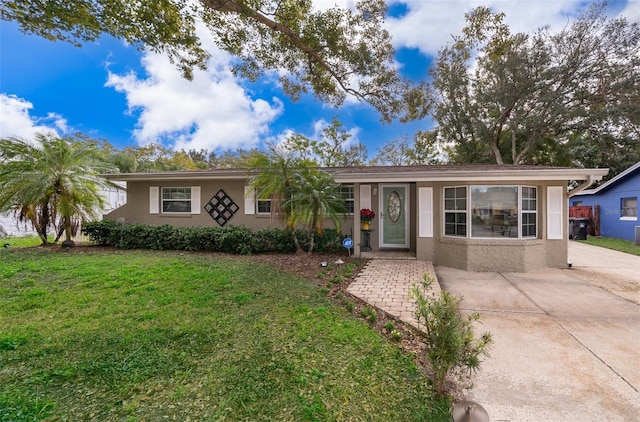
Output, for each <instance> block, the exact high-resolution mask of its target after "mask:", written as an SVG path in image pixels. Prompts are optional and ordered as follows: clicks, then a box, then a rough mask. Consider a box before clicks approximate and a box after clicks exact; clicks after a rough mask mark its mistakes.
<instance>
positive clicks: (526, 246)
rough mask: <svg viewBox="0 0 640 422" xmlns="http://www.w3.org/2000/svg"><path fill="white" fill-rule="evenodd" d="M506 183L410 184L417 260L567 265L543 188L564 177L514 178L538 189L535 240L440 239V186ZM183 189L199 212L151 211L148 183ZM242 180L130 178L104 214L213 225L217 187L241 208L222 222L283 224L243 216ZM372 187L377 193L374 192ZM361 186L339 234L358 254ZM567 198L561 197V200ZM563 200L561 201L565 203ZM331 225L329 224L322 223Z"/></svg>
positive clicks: (495, 266) (376, 206) (375, 198)
mask: <svg viewBox="0 0 640 422" xmlns="http://www.w3.org/2000/svg"><path fill="white" fill-rule="evenodd" d="M506 184H509V183H483V182H481V181H471V180H466V181H460V182H456V183H450V182H447V183H443V182H431V183H428V182H420V183H409V184H408V185H409V198H410V208H409V209H410V210H411V211H410V222H411V223H410V236H409V238H410V250H411V251H415V253H416V257H417V258H418V259H422V260H427V261H432V262H433V263H434V264H435V265H442V266H447V267H453V268H460V269H464V270H471V271H514V272H524V271H531V270H535V269H540V268H547V267H551V268H565V267H566V265H567V235H566V233H567V228H566V227H565V230H564V232H565V237H564V239H562V240H547V239H546V234H547V228H546V218H547V217H546V212H547V198H546V194H547V186H565V182H564V181H559V182H555V183H554V182H540V181H530V182H527V183H522V182H517V183H513V184H516V185H529V186H537V187H538V197H539V200H538V238H537V239H464V238H462V239H461V238H452V237H445V236H444V235H443V232H444V230H443V226H442V224H443V218H444V217H443V202H444V201H443V197H442V196H443V188H444V187H445V186H462V185H506ZM370 185H371V190H372V195H371V209H373V211H375V212H376V214H377V215H378V216H380V200H379V195H380V192H381V184H379V183H371V184H370ZM150 186H160V187H187V186H200V188H201V201H200V202H201V213H200V214H192V215H176V214H168V215H167V214H150V213H149V187H150ZM244 186H245V180H222V181H197V182H196V181H188V182H185V181H181V182H165V183H158V182H154V183H151V182H129V183H128V189H127V204H126V205H124V206H123V207H121V208H118V209H116V210H114V211H113V212H111V213H110V214H108V215H107V216H106V218H108V219H111V220H116V219H118V218H123V219H124V221H125V222H126V223H143V224H152V225H161V224H173V225H180V226H206V227H218V223H217V222H215V221H214V220H213V219H212V218H211V217H210V216H209V214H207V213H206V211H204V209H203V207H204V206H205V204H206V203H207V202H208V200H209V199H210V198H211V197H212V196H213V195H214V194H215V193H216V192H218V190H219V189H224V191H225V192H226V193H227V194H228V195H229V196H230V197H231V199H233V201H234V202H235V203H236V204H237V205H238V206H239V207H240V209H239V211H238V212H237V213H236V214H235V215H234V216H233V218H231V219H230V220H229V222H228V223H227V225H234V226H247V227H250V228H252V229H261V228H266V227H283V225H282V223H280V222H278V221H272V219H271V218H270V216H268V215H257V214H253V215H247V214H245V209H244V207H245V201H244ZM422 186H430V187H433V232H434V236H433V237H432V238H420V237H418V233H417V227H418V224H419V221H418V219H419V216H418V203H417V188H418V187H422ZM374 190H376V194H375V195H374V194H373V191H374ZM359 192H360V184H358V183H356V184H354V194H355V214H354V215H353V216H350V217H348V218H347V219H346V220H345V221H344V222H343V225H342V233H344V234H346V235H350V236H352V237H353V239H354V244H355V245H356V249H355V253H356V254H357V253H359V244H360V242H361V236H360V218H359V211H360V208H361V206H360V197H359ZM565 199H566V198H565ZM565 203H566V201H565ZM564 213H565V215H564V221H565V222H566V221H568V208H567V207H566V206H565V209H564ZM327 225H328V226H330V224H327ZM371 228H372V230H373V232H372V235H371V246H372V248H373V250H379V245H380V242H379V228H380V218H379V217H376V219H374V220H373V224H372V227H371Z"/></svg>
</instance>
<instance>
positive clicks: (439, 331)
mask: <svg viewBox="0 0 640 422" xmlns="http://www.w3.org/2000/svg"><path fill="white" fill-rule="evenodd" d="M434 282H435V280H434V279H433V278H431V277H429V275H428V274H424V276H423V280H422V282H421V283H420V285H416V284H414V285H413V286H412V288H411V292H410V294H411V296H412V297H413V298H414V299H415V300H416V305H417V309H416V318H417V319H418V322H419V323H420V324H421V325H422V327H423V329H422V331H423V335H424V337H425V340H426V344H427V346H426V348H425V353H426V357H427V361H428V362H429V364H430V365H431V370H432V371H433V376H432V377H433V378H432V381H433V386H434V388H435V392H436V394H437V395H438V396H445V395H446V393H447V380H449V379H451V380H453V381H456V382H457V383H459V382H462V381H463V380H464V379H465V378H466V377H468V376H470V375H471V374H472V373H475V372H477V371H478V370H479V368H480V363H481V361H480V357H481V356H489V354H488V347H489V345H490V344H491V343H492V338H491V333H488V332H486V333H484V334H482V335H481V336H480V338H476V337H475V336H474V332H473V323H474V322H475V321H478V320H479V319H480V315H479V314H478V313H476V312H474V313H472V314H470V315H469V316H467V317H464V316H463V315H461V313H460V302H462V297H457V296H454V295H452V294H451V293H449V292H447V291H444V290H442V291H441V293H440V296H438V297H433V296H428V295H426V294H425V292H426V291H428V290H429V288H430V287H431V285H432V284H433V283H434Z"/></svg>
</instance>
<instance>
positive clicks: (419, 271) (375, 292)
mask: <svg viewBox="0 0 640 422" xmlns="http://www.w3.org/2000/svg"><path fill="white" fill-rule="evenodd" d="M424 273H428V274H429V275H430V276H431V277H433V278H434V279H436V283H434V284H433V286H432V287H431V289H430V290H431V291H432V292H433V293H434V294H439V293H440V285H439V284H438V283H437V278H436V273H435V271H434V270H433V265H432V264H431V262H426V261H418V260H415V259H413V260H411V259H373V260H371V261H369V263H368V264H367V265H366V266H365V267H364V269H363V271H362V272H361V273H360V274H358V276H357V277H356V279H355V280H354V281H353V283H351V285H350V286H349V288H348V289H347V292H349V293H351V294H352V295H354V296H356V297H358V298H360V299H362V300H364V301H366V302H367V303H369V304H370V305H371V306H374V307H376V308H378V309H380V310H382V311H384V312H386V313H388V314H390V315H393V316H394V317H396V318H398V319H400V320H401V321H403V322H406V323H408V324H411V325H413V326H414V327H416V328H418V329H419V328H420V327H419V325H418V322H417V320H416V317H415V309H416V305H415V301H414V300H412V299H410V298H409V290H410V288H411V285H412V284H413V283H419V282H421V281H422V276H423V274H424ZM429 293H431V292H429Z"/></svg>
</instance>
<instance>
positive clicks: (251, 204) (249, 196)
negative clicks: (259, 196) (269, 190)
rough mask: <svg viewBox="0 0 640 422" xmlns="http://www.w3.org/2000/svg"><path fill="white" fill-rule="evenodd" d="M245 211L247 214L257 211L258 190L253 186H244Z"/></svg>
mask: <svg viewBox="0 0 640 422" xmlns="http://www.w3.org/2000/svg"><path fill="white" fill-rule="evenodd" d="M244 213H245V214H247V215H249V214H255V213H256V192H255V191H254V190H253V189H252V188H251V186H245V187H244Z"/></svg>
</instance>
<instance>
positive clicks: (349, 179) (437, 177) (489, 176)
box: [334, 169, 609, 183]
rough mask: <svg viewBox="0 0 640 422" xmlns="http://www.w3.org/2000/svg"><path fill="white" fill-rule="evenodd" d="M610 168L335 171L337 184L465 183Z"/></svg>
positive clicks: (565, 176) (579, 176) (584, 174)
mask: <svg viewBox="0 0 640 422" xmlns="http://www.w3.org/2000/svg"><path fill="white" fill-rule="evenodd" d="M608 171H609V169H586V171H585V169H566V170H544V169H540V170H524V171H506V170H503V171H469V172H463V171H461V172H455V173H453V172H449V174H443V173H444V172H437V171H435V172H430V173H422V172H414V173H402V174H398V173H396V174H393V173H361V174H354V173H351V174H335V175H334V178H335V180H336V182H338V183H371V182H382V183H399V182H403V183H406V182H466V181H470V180H474V179H475V180H481V181H487V182H510V181H518V182H520V181H522V182H525V181H530V180H539V181H558V180H566V181H569V180H589V179H590V178H593V179H594V180H601V179H602V177H603V176H605V175H606V174H607V173H608Z"/></svg>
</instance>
